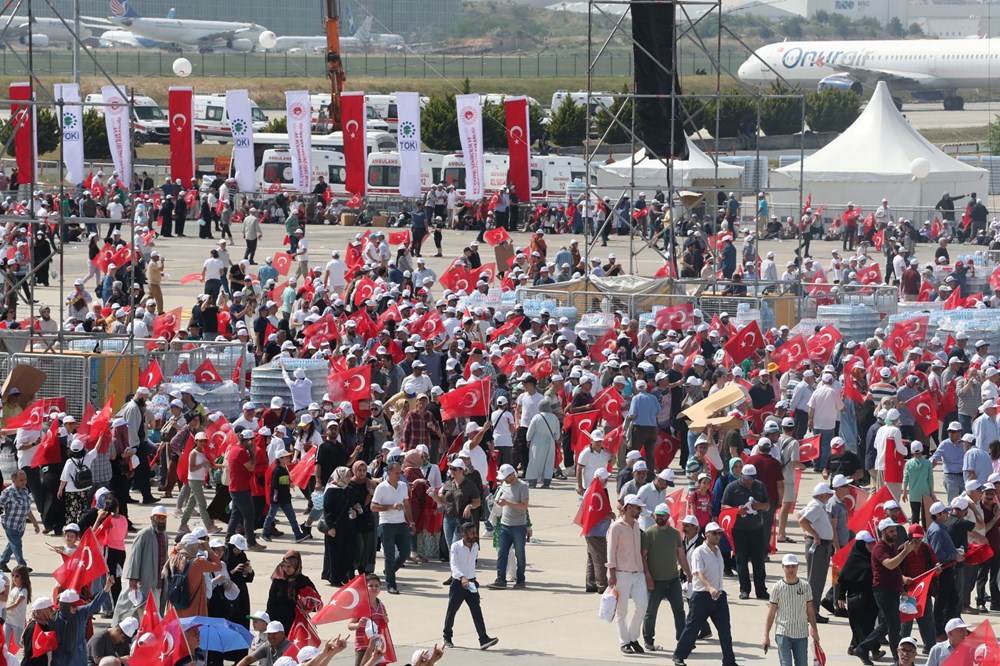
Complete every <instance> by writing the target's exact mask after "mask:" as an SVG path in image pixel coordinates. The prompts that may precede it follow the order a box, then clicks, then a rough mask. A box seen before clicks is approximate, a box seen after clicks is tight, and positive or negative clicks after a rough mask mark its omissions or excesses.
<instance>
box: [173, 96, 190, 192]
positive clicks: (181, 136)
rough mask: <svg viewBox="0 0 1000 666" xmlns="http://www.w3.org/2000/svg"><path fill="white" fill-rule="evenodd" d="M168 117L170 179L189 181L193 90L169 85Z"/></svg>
mask: <svg viewBox="0 0 1000 666" xmlns="http://www.w3.org/2000/svg"><path fill="white" fill-rule="evenodd" d="M167 106H168V108H169V117H170V180H172V181H174V182H177V181H178V180H180V182H182V183H190V182H191V179H192V178H194V173H195V157H194V90H193V89H192V88H176V87H171V88H170V90H169V91H168V93H167Z"/></svg>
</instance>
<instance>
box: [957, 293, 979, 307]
mask: <svg viewBox="0 0 1000 666" xmlns="http://www.w3.org/2000/svg"><path fill="white" fill-rule="evenodd" d="M983 300H984V298H983V292H979V293H978V294H972V295H971V296H969V297H968V298H966V299H965V303H963V305H962V307H966V308H974V307H976V304H977V303H982V302H983Z"/></svg>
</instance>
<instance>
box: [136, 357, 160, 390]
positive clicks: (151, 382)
mask: <svg viewBox="0 0 1000 666" xmlns="http://www.w3.org/2000/svg"><path fill="white" fill-rule="evenodd" d="M162 381H163V372H161V371H160V362H159V361H157V360H153V361H151V362H150V364H149V365H147V366H146V368H145V369H144V370H143V371H142V372H140V373H139V386H145V387H146V388H148V389H151V388H153V387H154V386H157V385H158V384H159V383H160V382H162Z"/></svg>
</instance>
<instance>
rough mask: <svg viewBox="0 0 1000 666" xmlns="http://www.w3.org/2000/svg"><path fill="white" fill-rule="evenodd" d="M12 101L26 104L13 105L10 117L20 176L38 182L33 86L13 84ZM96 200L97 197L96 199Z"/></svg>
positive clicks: (9, 91)
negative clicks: (32, 100)
mask: <svg viewBox="0 0 1000 666" xmlns="http://www.w3.org/2000/svg"><path fill="white" fill-rule="evenodd" d="M8 95H10V99H11V100H17V101H18V102H24V104H11V107H10V117H11V121H12V125H13V127H14V157H15V159H16V160H17V171H18V175H20V176H21V179H22V180H23V182H25V183H33V182H35V181H37V180H38V178H37V173H38V150H37V143H38V139H37V136H38V132H37V128H36V127H35V107H33V106H31V104H30V102H31V96H32V90H31V84H30V83H23V82H19V83H11V84H10V87H9V88H8ZM95 198H96V197H95Z"/></svg>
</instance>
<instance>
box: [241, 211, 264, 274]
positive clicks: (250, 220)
mask: <svg viewBox="0 0 1000 666" xmlns="http://www.w3.org/2000/svg"><path fill="white" fill-rule="evenodd" d="M243 240H245V241H246V243H247V250H246V252H244V253H243V258H244V259H246V260H247V261H249V262H250V265H251V266H256V265H257V262H256V261H255V260H254V255H256V254H257V242H258V241H261V240H264V229H263V228H262V227H261V226H260V218H258V217H257V209H256V208H251V209H250V214H249V215H247V216H246V217H245V218H243Z"/></svg>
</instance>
